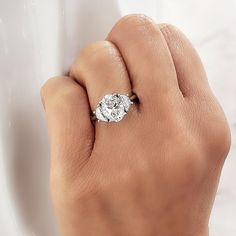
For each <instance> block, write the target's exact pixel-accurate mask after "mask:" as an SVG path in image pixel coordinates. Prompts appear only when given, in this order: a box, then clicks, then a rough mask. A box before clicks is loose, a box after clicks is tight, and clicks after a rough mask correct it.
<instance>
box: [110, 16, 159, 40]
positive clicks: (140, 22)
mask: <svg viewBox="0 0 236 236" xmlns="http://www.w3.org/2000/svg"><path fill="white" fill-rule="evenodd" d="M154 25H155V23H154V22H153V20H152V19H151V18H149V17H147V16H146V15H143V14H131V15H127V16H124V17H123V18H121V20H120V21H118V23H117V24H116V25H115V26H114V27H113V29H112V31H111V33H110V37H112V36H113V35H115V34H119V33H121V34H126V33H130V32H131V31H137V30H139V29H143V28H150V27H155V26H154ZM155 28H156V27H155Z"/></svg>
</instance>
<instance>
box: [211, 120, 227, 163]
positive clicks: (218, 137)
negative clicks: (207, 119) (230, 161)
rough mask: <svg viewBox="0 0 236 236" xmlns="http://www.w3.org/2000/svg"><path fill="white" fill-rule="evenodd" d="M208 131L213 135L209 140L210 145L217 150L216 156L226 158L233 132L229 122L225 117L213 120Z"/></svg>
mask: <svg viewBox="0 0 236 236" xmlns="http://www.w3.org/2000/svg"><path fill="white" fill-rule="evenodd" d="M208 132H209V133H210V134H211V136H212V138H211V139H210V141H209V142H210V147H211V149H212V150H213V151H215V152H216V157H218V158H220V159H225V158H226V157H227V154H228V152H229V149H230V145H231V134H230V130H229V127H228V124H227V122H226V121H225V120H224V119H223V120H222V119H220V120H218V121H215V122H213V124H211V125H209V127H208ZM218 158H217V159H218Z"/></svg>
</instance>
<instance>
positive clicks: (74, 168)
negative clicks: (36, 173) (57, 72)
mask: <svg viewBox="0 0 236 236" xmlns="http://www.w3.org/2000/svg"><path fill="white" fill-rule="evenodd" d="M41 96H42V100H43V103H44V107H45V112H46V117H47V122H48V129H49V136H50V142H51V156H52V162H53V163H52V169H53V171H54V172H55V175H60V176H61V175H63V176H65V175H67V176H71V175H74V174H76V173H78V172H79V170H80V169H81V168H82V167H83V166H84V165H85V164H86V162H87V160H88V159H89V157H90V154H91V152H92V147H93V142H94V128H93V125H92V124H91V121H90V109H89V104H88V100H87V95H86V92H85V91H84V89H83V88H82V87H81V86H80V85H79V84H77V83H76V82H75V81H73V80H72V79H71V78H69V77H57V78H52V79H50V80H48V81H47V82H46V84H45V85H44V86H43V88H42V89H41Z"/></svg>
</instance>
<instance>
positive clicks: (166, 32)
mask: <svg viewBox="0 0 236 236" xmlns="http://www.w3.org/2000/svg"><path fill="white" fill-rule="evenodd" d="M159 27H160V30H161V32H162V34H163V36H164V38H165V40H166V42H167V44H168V47H169V50H170V52H171V55H172V58H173V61H174V64H175V69H176V73H177V78H178V83H179V87H180V90H181V91H182V93H183V95H184V96H185V97H189V96H194V95H197V94H199V93H202V92H204V91H206V89H209V86H208V82H207V78H206V74H205V70H204V68H203V65H202V62H201V60H200V58H199V56H198V54H197V52H196V50H195V49H194V48H193V46H192V44H191V43H190V42H189V40H188V39H187V38H186V37H185V36H184V34H183V33H182V32H180V30H178V29H177V28H176V27H174V26H172V25H168V24H163V25H160V26H159ZM193 68H194V69H193Z"/></svg>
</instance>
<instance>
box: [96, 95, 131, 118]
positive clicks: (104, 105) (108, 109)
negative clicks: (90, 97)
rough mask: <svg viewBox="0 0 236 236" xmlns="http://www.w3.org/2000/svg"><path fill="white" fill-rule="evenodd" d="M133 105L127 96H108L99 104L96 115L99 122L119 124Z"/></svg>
mask: <svg viewBox="0 0 236 236" xmlns="http://www.w3.org/2000/svg"><path fill="white" fill-rule="evenodd" d="M132 104H133V102H132V101H131V100H130V98H129V97H128V96H127V95H122V94H118V93H113V94H108V95H106V96H104V97H103V99H102V100H101V101H100V102H99V104H98V106H97V108H96V110H95V115H96V117H97V119H98V120H99V121H104V122H118V121H121V120H122V119H123V118H124V116H125V115H126V114H127V112H128V111H129V108H130V105H132Z"/></svg>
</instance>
